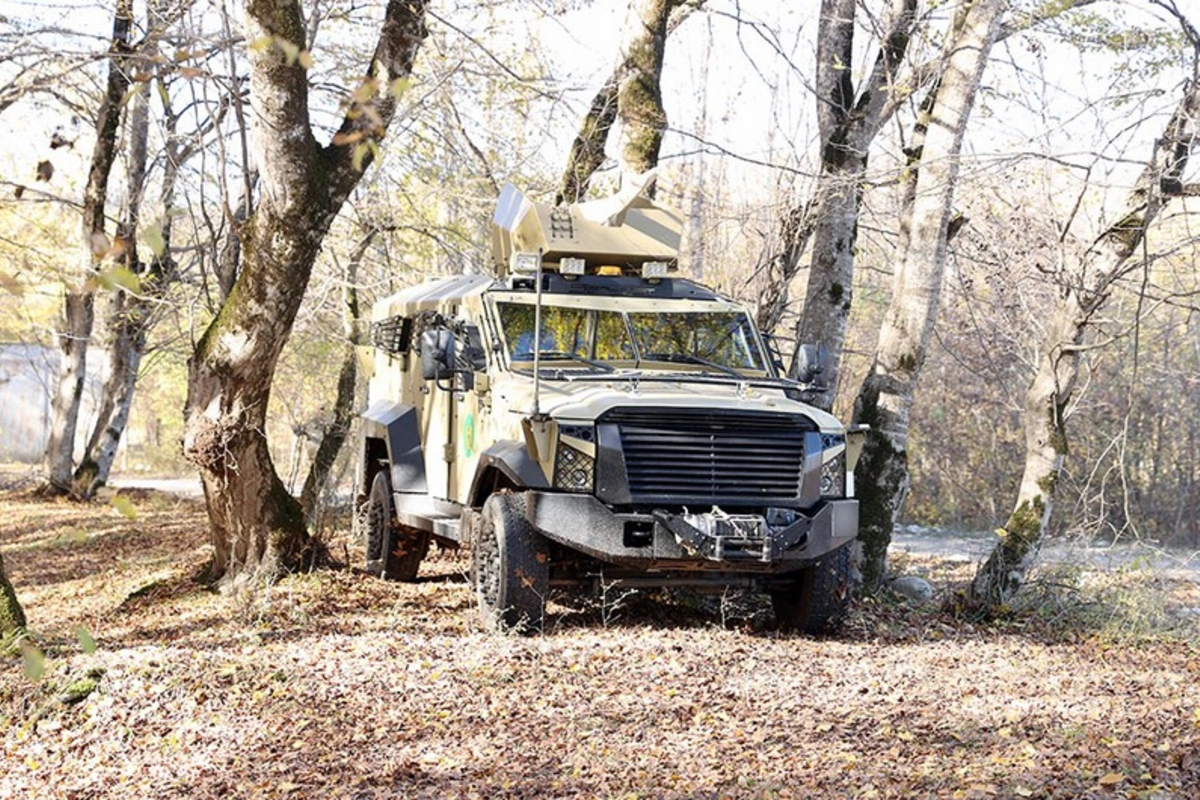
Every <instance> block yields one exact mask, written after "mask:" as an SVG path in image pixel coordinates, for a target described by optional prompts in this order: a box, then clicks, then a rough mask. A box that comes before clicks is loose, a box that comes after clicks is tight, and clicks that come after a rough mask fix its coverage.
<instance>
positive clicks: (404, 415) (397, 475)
mask: <svg viewBox="0 0 1200 800" xmlns="http://www.w3.org/2000/svg"><path fill="white" fill-rule="evenodd" d="M360 416H361V417H362V420H363V440H364V443H365V441H366V440H367V439H380V440H382V441H383V443H384V446H385V447H386V448H387V460H388V463H389V464H391V478H392V488H393V491H397V492H416V493H423V492H428V491H429V489H428V486H427V484H426V483H425V455H424V453H423V452H422V450H421V427H420V424H419V422H420V420H419V419H418V415H417V409H416V408H415V407H414V406H409V405H405V404H403V403H393V402H391V401H389V400H377V401H375V402H374V403H372V404H371V406H370V407H369V408H367V410H366V411H364V412H362V414H361V415H360ZM363 452H364V454H365V453H366V452H367V448H366V446H365V444H364V447H363ZM364 460H365V459H364ZM369 471H370V470H369V466H368V465H365V464H364V466H363V480H364V482H365V480H366V479H367V478H368V477H370V476H369V475H368V474H367V473H368V472H369Z"/></svg>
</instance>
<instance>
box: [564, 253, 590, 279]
mask: <svg viewBox="0 0 1200 800" xmlns="http://www.w3.org/2000/svg"><path fill="white" fill-rule="evenodd" d="M558 271H559V272H560V273H562V274H563V275H583V274H584V273H585V272H587V262H586V261H584V260H583V259H582V258H569V257H568V258H563V259H561V260H560V261H559V262H558Z"/></svg>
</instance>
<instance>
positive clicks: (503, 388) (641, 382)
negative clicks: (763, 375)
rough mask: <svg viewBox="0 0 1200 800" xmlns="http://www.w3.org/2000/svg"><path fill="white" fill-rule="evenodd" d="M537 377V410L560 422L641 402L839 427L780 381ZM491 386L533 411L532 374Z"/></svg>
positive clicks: (512, 406) (506, 400)
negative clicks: (790, 416)
mask: <svg viewBox="0 0 1200 800" xmlns="http://www.w3.org/2000/svg"><path fill="white" fill-rule="evenodd" d="M540 383H541V385H540V387H539V389H538V398H537V408H536V410H537V411H539V412H541V413H544V414H549V415H550V416H551V417H553V418H555V419H556V420H558V421H559V422H566V423H588V422H592V421H594V420H596V419H597V418H599V417H600V416H601V415H603V414H604V413H605V412H607V411H609V410H610V409H613V408H619V407H630V406H640V407H643V408H671V407H676V408H706V409H714V410H738V411H756V412H771V413H777V414H803V415H805V416H807V417H808V418H810V419H811V420H813V422H815V423H816V424H817V427H819V428H820V429H821V430H827V431H828V430H841V429H842V427H843V426H842V423H841V422H840V421H839V420H838V419H837V418H836V417H834V416H833V415H831V414H828V413H826V412H824V411H822V410H820V409H818V408H816V407H815V406H811V405H808V404H807V403H802V402H800V401H798V400H793V399H791V398H789V397H787V396H786V395H785V394H784V391H783V387H782V386H762V385H752V384H750V383H739V382H737V381H735V380H732V379H731V380H729V381H721V382H706V381H702V380H688V379H687V378H683V377H680V378H677V379H668V378H665V377H664V375H663V374H662V373H652V374H651V373H645V374H643V375H642V376H641V377H640V378H639V377H634V376H632V375H630V374H627V373H621V374H619V375H617V376H614V377H613V378H612V379H610V380H605V379H594V378H593V379H590V380H586V381H582V380H581V381H570V380H561V379H553V380H546V379H543V380H542V381H541V382H540ZM493 389H494V390H495V392H496V397H497V401H498V403H499V404H500V405H501V406H502V407H505V408H507V409H508V410H510V411H512V412H514V413H522V414H531V413H533V412H534V410H535V408H534V396H533V395H534V391H533V378H532V377H531V376H526V375H518V374H509V375H506V376H503V377H502V378H500V379H498V380H497V381H496V383H495V385H494V386H493Z"/></svg>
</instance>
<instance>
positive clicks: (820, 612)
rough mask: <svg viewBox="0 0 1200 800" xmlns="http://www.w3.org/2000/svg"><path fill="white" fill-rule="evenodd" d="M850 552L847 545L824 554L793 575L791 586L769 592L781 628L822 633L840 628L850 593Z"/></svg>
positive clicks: (851, 592) (844, 618) (848, 604)
mask: <svg viewBox="0 0 1200 800" xmlns="http://www.w3.org/2000/svg"><path fill="white" fill-rule="evenodd" d="M852 549H853V543H850V544H844V545H842V546H841V547H839V548H838V549H837V550H834V551H833V552H831V553H826V554H825V555H824V556H822V557H821V559H820V560H818V561H817V562H816V563H815V564H812V565H811V566H808V567H805V568H804V569H802V570H800V571H799V572H798V573H796V577H795V579H794V580H793V582H792V583H791V585H790V586H784V587H780V588H778V589H774V590H772V591H771V605H772V606H774V607H775V621H776V622H777V623H778V624H779V627H780V628H783V629H784V630H794V631H802V632H804V633H807V634H822V633H832V632H834V631H836V630H837V629H838V628H840V627H841V625H842V623H843V622H845V620H846V614H847V613H848V612H849V610H850V600H851V596H852V594H853V591H852V590H853V586H852V581H851V575H852V572H853V567H852V564H851V562H850V558H851V555H852V554H851V550H852Z"/></svg>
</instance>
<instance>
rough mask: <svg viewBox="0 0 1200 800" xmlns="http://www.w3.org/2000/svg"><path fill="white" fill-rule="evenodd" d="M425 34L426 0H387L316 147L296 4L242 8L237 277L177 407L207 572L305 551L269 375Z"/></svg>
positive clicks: (261, 564)
mask: <svg viewBox="0 0 1200 800" xmlns="http://www.w3.org/2000/svg"><path fill="white" fill-rule="evenodd" d="M426 33H427V31H426V28H425V2H424V0H389V2H388V3H387V6H386V9H385V11H384V17H383V20H382V23H381V27H380V34H379V37H378V41H377V43H376V46H375V50H374V56H373V57H372V60H371V64H370V65H369V66H368V69H367V78H366V79H365V80H364V82H363V84H362V86H361V87H360V88H359V89H358V90H357V91H356V92H355V93H354V97H353V101H352V105H351V107H350V109H349V111H348V113H347V114H346V116H345V118H344V120H343V122H342V124H341V127H340V129H339V130H338V132H337V133H336V134H335V135H334V136H333V138H332V140H331V141H330V142H329V143H328V144H326V145H324V146H322V145H320V144H319V143H318V142H317V140H316V138H315V136H314V134H313V132H312V126H311V121H310V115H309V105H308V93H309V86H308V75H307V65H308V64H310V63H311V56H310V55H309V54H308V51H307V49H306V48H305V47H304V44H305V42H306V41H307V38H306V29H305V19H304V15H303V13H302V10H301V7H300V4H299V2H297V1H296V0H250V1H249V2H247V4H246V8H245V36H246V41H247V42H249V43H250V45H249V47H248V59H249V66H250V86H251V93H250V102H251V120H252V124H253V141H254V146H253V150H254V161H255V164H256V166H257V168H258V187H259V192H260V195H261V196H260V199H259V202H258V204H257V205H256V206H255V208H254V210H253V212H252V213H251V214H250V216H249V217H248V219H247V220H246V222H245V223H244V224H242V225H241V226H240V228H239V230H238V236H239V239H240V242H241V247H242V259H241V269H240V273H239V274H238V277H237V281H236V282H235V283H234V285H233V287H232V290H231V291H230V293H229V295H228V297H227V298H226V299H225V302H224V303H223V305H222V306H221V308H220V310H219V311H218V313H217V315H216V318H215V319H214V320H213V321H212V323H211V324H210V325H209V326H208V328H207V329H206V330H205V332H204V334H203V336H202V337H201V338H200V339H199V341H198V342H197V343H196V346H195V351H194V354H193V356H192V359H191V362H190V366H189V372H188V397H187V402H186V405H185V429H184V442H183V450H184V455H185V457H186V458H188V459H189V460H190V461H191V462H192V463H194V464H195V465H196V467H197V468H198V470H199V473H200V478H201V482H202V484H203V486H204V495H205V501H206V503H207V508H208V516H209V522H210V527H211V536H212V542H213V546H214V550H215V554H214V559H213V563H212V566H211V575H212V577H214V578H221V579H224V580H225V581H226V582H234V581H245V580H253V579H255V578H263V579H271V578H273V577H275V576H277V575H278V574H279V573H280V572H281V571H282V570H285V569H288V568H291V567H295V566H297V565H299V564H300V563H302V561H303V560H304V559H305V558H306V557H307V556H308V555H310V539H309V536H308V533H307V531H306V528H305V522H304V515H303V512H302V509H301V507H300V504H299V502H298V501H297V500H296V499H295V498H293V497H292V496H291V495H290V494H288V492H287V490H286V488H285V487H284V485H283V483H282V481H281V480H280V479H279V476H278V475H277V473H276V470H275V467H274V464H273V462H272V459H271V455H270V452H269V450H268V447H267V440H266V434H265V432H264V431H265V423H266V411H267V402H268V400H269V396H270V390H271V379H272V376H273V375H274V371H275V366H276V364H277V363H278V359H279V353H280V351H281V349H282V347H283V345H284V343H285V341H286V340H287V337H288V334H289V333H290V331H291V326H292V324H293V322H294V321H295V317H296V313H297V310H298V309H299V307H300V303H301V300H302V298H303V296H304V292H305V289H306V287H307V285H308V280H309V277H310V275H311V272H312V267H313V262H314V261H315V259H316V257H317V254H318V252H319V250H320V247H321V243H322V241H323V239H324V237H325V234H326V233H327V232H328V231H329V228H330V225H331V224H332V222H333V220H334V218H335V217H336V216H337V214H338V212H339V211H340V210H341V208H342V205H343V204H344V202H345V201H346V198H347V197H348V196H349V194H350V192H351V191H352V190H353V189H354V187H355V186H356V185H357V184H358V182H359V180H360V178H361V176H362V173H363V170H365V169H366V168H368V167H369V166H370V165H371V164H372V163H373V161H374V159H375V152H376V149H377V147H378V143H379V141H380V140H381V139H382V137H383V136H384V135H385V133H386V131H387V128H388V126H389V124H390V123H391V122H392V119H393V117H394V116H395V115H396V109H397V101H398V96H399V95H400V94H401V92H402V91H403V89H404V87H405V85H406V84H407V80H408V78H409V76H410V75H411V74H412V68H413V61H414V59H415V58H416V56H417V53H418V51H419V49H420V47H421V45H422V42H423V41H424V40H425V37H426Z"/></svg>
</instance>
